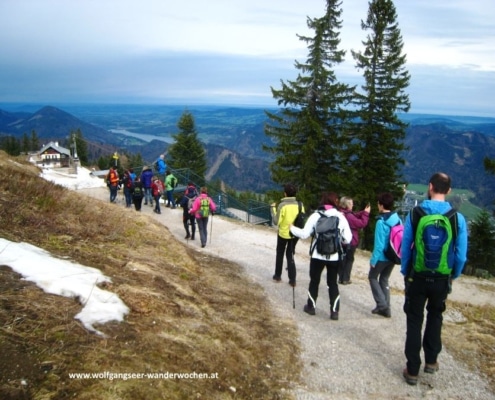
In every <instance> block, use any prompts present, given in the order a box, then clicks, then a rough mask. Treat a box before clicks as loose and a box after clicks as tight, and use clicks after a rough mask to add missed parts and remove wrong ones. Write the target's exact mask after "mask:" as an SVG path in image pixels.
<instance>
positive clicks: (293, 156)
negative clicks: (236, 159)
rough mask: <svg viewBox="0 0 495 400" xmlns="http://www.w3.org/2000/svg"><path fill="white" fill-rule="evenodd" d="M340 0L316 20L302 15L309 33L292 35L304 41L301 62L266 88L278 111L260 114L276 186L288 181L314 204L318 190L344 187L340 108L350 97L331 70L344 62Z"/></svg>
mask: <svg viewBox="0 0 495 400" xmlns="http://www.w3.org/2000/svg"><path fill="white" fill-rule="evenodd" d="M341 4H342V3H341V1H333V0H328V1H327V5H326V13H325V15H324V16H323V17H321V18H308V20H307V25H308V27H309V28H310V29H311V30H312V31H314V36H313V37H306V36H300V35H298V37H299V39H300V40H302V41H303V42H305V43H307V46H308V53H309V54H308V58H307V60H306V62H305V63H301V62H298V61H296V62H295V68H296V69H297V70H298V71H299V73H298V76H297V78H296V80H295V81H290V80H288V81H287V82H284V81H281V85H282V88H281V89H279V90H276V89H274V88H273V87H272V88H271V90H272V95H273V97H274V98H275V99H277V100H278V105H279V106H282V108H281V109H280V110H279V112H268V111H266V114H267V116H268V118H269V119H270V123H269V124H267V125H266V126H265V134H266V135H267V136H268V137H269V138H271V144H266V145H263V150H265V151H267V152H269V153H271V154H273V155H274V156H275V161H274V162H273V163H272V164H271V165H270V170H271V173H272V179H273V180H274V181H275V182H276V183H279V184H281V185H282V184H285V183H289V182H291V183H294V184H295V185H296V186H298V188H299V193H298V198H299V199H300V200H302V201H303V202H304V203H305V204H306V205H307V206H310V207H316V206H317V204H318V201H319V196H320V194H321V192H322V191H324V190H332V191H336V192H339V191H341V190H343V189H344V188H345V187H346V184H347V182H346V176H345V173H344V171H345V170H346V163H347V160H346V158H345V156H344V151H345V150H346V148H347V147H348V144H347V138H346V136H345V134H344V133H345V130H346V125H347V123H348V120H349V118H350V113H349V112H348V111H346V110H345V107H346V106H347V105H348V104H349V103H350V101H351V100H352V94H353V88H350V87H349V86H348V85H345V84H342V83H339V82H338V81H337V78H336V74H335V72H334V71H333V68H334V67H335V66H337V65H338V64H340V63H342V62H343V61H344V56H345V51H343V50H341V49H339V45H340V38H339V35H340V33H339V30H340V29H341V27H342V20H341V19H340V17H341V13H342V9H341V8H340V5H341Z"/></svg>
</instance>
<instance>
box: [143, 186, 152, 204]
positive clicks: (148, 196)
mask: <svg viewBox="0 0 495 400" xmlns="http://www.w3.org/2000/svg"><path fill="white" fill-rule="evenodd" d="M148 201H149V203H150V205H152V204H153V196H152V195H151V188H150V187H149V188H144V204H148Z"/></svg>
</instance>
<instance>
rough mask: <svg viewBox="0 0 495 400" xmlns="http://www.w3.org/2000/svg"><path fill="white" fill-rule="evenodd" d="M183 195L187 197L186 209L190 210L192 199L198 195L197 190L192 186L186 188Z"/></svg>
mask: <svg viewBox="0 0 495 400" xmlns="http://www.w3.org/2000/svg"><path fill="white" fill-rule="evenodd" d="M184 196H186V197H187V209H188V210H190V209H191V208H192V206H193V204H194V200H196V198H197V197H198V191H197V190H196V189H193V188H188V189H187V190H186V192H185V193H184Z"/></svg>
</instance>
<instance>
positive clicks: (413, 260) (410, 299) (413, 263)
mask: <svg viewBox="0 0 495 400" xmlns="http://www.w3.org/2000/svg"><path fill="white" fill-rule="evenodd" d="M450 188H451V180H450V177H449V176H448V175H446V174H444V173H436V174H434V175H433V176H432V177H431V178H430V182H429V186H428V200H425V201H423V202H422V203H421V208H422V209H423V210H424V211H425V213H426V214H427V215H432V214H443V215H445V213H447V212H449V211H450V209H451V208H452V207H451V206H450V204H449V203H448V202H446V201H445V196H446V195H447V194H448V193H449V192H450ZM452 218H456V219H455V220H454V221H456V222H455V224H454V225H455V226H452V225H453V224H452V222H450V225H451V227H452V230H453V232H454V231H455V232H454V234H455V236H454V234H453V236H452V237H453V239H452V241H453V242H454V246H453V250H452V251H453V262H452V263H449V264H448V267H449V268H450V270H451V271H450V273H449V274H445V273H441V272H440V271H421V270H420V268H419V266H418V265H419V263H421V261H418V260H420V257H417V254H416V253H417V251H416V250H417V249H418V246H417V245H416V246H415V247H414V250H411V246H412V244H413V243H414V241H415V240H414V238H415V236H416V230H417V227H418V223H419V220H417V218H416V217H415V216H414V210H413V211H412V212H411V213H410V214H409V216H408V217H407V218H406V222H405V225H404V236H403V238H402V259H401V273H402V274H403V275H404V277H405V288H406V298H405V303H404V312H405V313H406V315H407V333H406V343H405V351H404V352H405V356H406V358H407V366H406V368H405V369H404V371H403V373H402V374H403V376H404V379H405V380H406V382H407V383H408V384H409V385H416V384H417V383H418V374H419V370H420V367H421V355H420V352H421V344H423V350H424V353H425V367H424V372H426V373H430V374H433V373H435V372H436V371H438V369H439V363H438V360H437V357H438V354H439V353H440V352H441V350H442V337H441V335H442V319H443V317H442V313H443V312H444V311H445V300H446V299H447V296H448V294H449V293H450V290H451V283H452V279H456V278H457V277H459V276H460V275H461V273H462V270H463V268H464V264H465V263H466V254H467V228H466V221H465V219H464V217H463V216H462V214H460V213H456V215H455V216H453V217H452ZM413 219H414V221H413ZM449 221H451V219H450V218H449ZM423 260H426V257H424V258H423ZM418 270H419V271H418ZM425 305H426V310H427V316H426V326H425V331H424V336H423V338H421V328H422V325H423V317H424V309H425Z"/></svg>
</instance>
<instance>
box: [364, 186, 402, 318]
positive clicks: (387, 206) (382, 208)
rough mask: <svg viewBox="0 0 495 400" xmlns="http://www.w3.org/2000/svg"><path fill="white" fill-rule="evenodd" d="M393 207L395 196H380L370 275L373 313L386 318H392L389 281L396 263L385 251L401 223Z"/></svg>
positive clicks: (385, 194) (388, 194)
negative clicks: (396, 226) (394, 228)
mask: <svg viewBox="0 0 495 400" xmlns="http://www.w3.org/2000/svg"><path fill="white" fill-rule="evenodd" d="M393 207H394V196H393V195H392V193H388V192H387V193H382V194H380V195H378V212H379V213H380V215H379V216H378V221H377V222H376V225H375V241H374V245H373V253H372V254H371V259H370V270H369V273H368V279H369V281H370V286H371V293H372V295H373V298H374V299H375V303H376V307H375V308H374V309H373V310H371V313H372V314H377V315H381V316H382V317H385V318H390V317H391V316H392V313H391V311H390V287H389V284H388V280H389V278H390V275H391V274H392V270H393V269H394V266H395V264H394V262H393V261H390V260H389V259H388V258H387V257H386V256H385V250H387V247H388V245H389V238H390V229H391V228H392V227H393V226H394V225H397V224H398V223H399V222H400V218H399V215H398V214H397V213H396V212H394V211H392V209H393Z"/></svg>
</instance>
